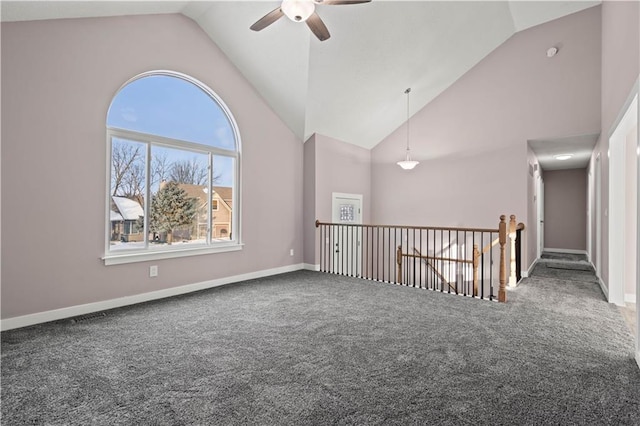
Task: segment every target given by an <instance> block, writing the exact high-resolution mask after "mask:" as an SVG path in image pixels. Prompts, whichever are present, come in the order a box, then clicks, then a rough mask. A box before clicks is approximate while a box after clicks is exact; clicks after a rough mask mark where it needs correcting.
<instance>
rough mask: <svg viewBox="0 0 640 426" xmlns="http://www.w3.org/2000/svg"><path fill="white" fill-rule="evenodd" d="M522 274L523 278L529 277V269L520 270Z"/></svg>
mask: <svg viewBox="0 0 640 426" xmlns="http://www.w3.org/2000/svg"><path fill="white" fill-rule="evenodd" d="M520 276H521V277H522V278H529V271H528V270H527V271H520Z"/></svg>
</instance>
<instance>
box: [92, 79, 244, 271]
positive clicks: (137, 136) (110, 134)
mask: <svg viewBox="0 0 640 426" xmlns="http://www.w3.org/2000/svg"><path fill="white" fill-rule="evenodd" d="M153 75H165V76H170V77H176V78H181V79H183V80H185V81H187V82H189V83H192V84H194V85H196V86H197V87H199V88H200V89H201V90H203V91H204V92H205V93H206V94H208V95H209V96H210V97H211V98H212V99H213V100H214V101H215V102H216V103H217V104H218V106H219V107H220V109H222V111H223V112H224V114H225V116H226V117H227V120H229V124H230V125H231V129H232V131H233V136H234V140H235V142H236V149H235V151H233V150H226V149H222V148H217V147H213V146H206V145H204V144H198V143H193V142H189V141H184V140H180V139H172V138H166V137H163V136H156V135H150V134H146V133H140V132H136V131H132V130H124V129H118V128H114V127H109V126H107V135H106V136H107V141H106V142H107V143H106V150H107V156H106V163H107V164H106V179H105V182H106V184H105V195H106V200H107V204H106V208H105V230H106V232H105V249H104V253H105V254H104V255H103V256H102V257H101V259H102V260H103V261H104V264H105V266H108V265H119V264H125V263H135V262H146V261H150V260H159V259H171V258H178V257H187V256H198V255H205V254H214V253H225V252H232V251H239V250H242V248H243V247H244V243H243V242H242V226H241V220H240V217H241V216H240V209H241V204H242V201H241V190H240V188H241V183H242V181H241V179H240V177H241V176H242V172H241V170H242V161H241V157H242V155H241V152H242V150H241V147H242V142H241V138H240V132H239V130H238V124H237V123H236V120H235V118H234V117H233V115H232V114H231V111H230V110H229V108H228V107H227V105H226V104H225V103H224V101H223V100H222V99H220V97H219V96H218V95H217V94H216V93H215V92H213V91H212V90H211V89H209V88H208V87H207V86H206V85H205V84H204V83H202V82H200V81H199V80H197V79H195V78H193V77H190V76H188V75H186V74H182V73H179V72H175V71H168V70H157V71H149V72H145V73H142V74H139V75H137V76H135V77H133V78H131V79H129V80H128V81H127V82H125V83H124V84H123V85H122V86H121V87H120V88H119V89H118V91H117V92H116V94H115V95H114V99H115V97H116V96H117V95H118V93H119V92H120V90H122V89H123V88H124V87H125V86H127V85H128V84H129V83H131V82H133V81H135V80H138V79H140V78H144V77H149V76H153ZM107 115H108V112H107ZM105 121H106V120H105ZM114 137H121V138H123V139H127V140H131V139H133V141H139V142H144V143H147V144H148V145H147V150H149V149H150V147H151V144H154V145H161V146H168V147H171V148H177V149H184V150H192V151H194V152H199V153H203V152H204V153H211V154H212V155H214V156H215V155H222V156H226V157H232V158H234V159H235V173H234V176H233V179H234V180H233V187H232V197H233V198H232V199H233V202H234V208H233V211H232V214H231V220H232V223H234V224H235V225H234V226H233V229H232V232H233V233H234V235H235V239H234V240H233V241H229V242H223V243H215V244H210V245H207V246H205V247H203V246H198V247H187V248H174V247H172V248H168V249H165V250H161V251H156V250H150V249H148V248H146V249H144V250H132V251H126V252H124V251H123V252H121V253H120V252H110V251H109V246H110V239H111V220H110V205H111V149H112V147H111V141H112V138H114ZM175 142H179V146H176V144H175ZM203 146H206V149H205V150H203ZM148 164H150V163H148ZM147 173H149V170H147ZM211 187H212V182H211V180H210V179H209V193H211V189H212V188H211ZM149 191H150V188H148V185H147V197H145V204H146V203H147V202H148V200H149ZM146 207H147V206H146V205H145V206H143V209H144V210H145V212H146ZM212 220H213V215H212V214H210V215H209V223H210V224H209V231H208V232H209V233H210V232H211V231H212V230H213V226H212V223H211V221H212ZM145 223H146V220H145ZM147 226H148V224H147ZM145 229H148V227H147V228H145Z"/></svg>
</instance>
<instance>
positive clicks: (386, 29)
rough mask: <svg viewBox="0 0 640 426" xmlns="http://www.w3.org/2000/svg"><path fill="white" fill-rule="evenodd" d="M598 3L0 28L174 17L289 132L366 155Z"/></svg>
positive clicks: (28, 9)
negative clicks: (455, 89) (453, 89)
mask: <svg viewBox="0 0 640 426" xmlns="http://www.w3.org/2000/svg"><path fill="white" fill-rule="evenodd" d="M599 3H600V1H469V2H462V1H440V2H436V1H419V0H414V1H389V0H387V1H385V0H373V1H372V2H371V3H365V4H357V5H345V6H329V5H319V6H317V9H316V10H317V12H318V14H319V15H320V16H321V17H322V19H323V20H324V22H325V24H326V25H327V27H328V29H329V31H330V32H331V38H330V39H329V40H327V41H324V42H320V41H319V40H317V39H316V38H315V37H313V36H312V35H311V33H310V31H309V30H308V28H307V27H306V25H304V24H300V23H294V22H292V21H290V20H288V19H287V18H286V17H283V18H281V19H280V20H278V21H277V22H275V23H274V24H272V25H271V26H269V27H267V28H265V29H264V30H262V31H261V32H253V31H251V30H249V26H250V25H251V24H253V23H254V22H255V21H256V20H258V19H259V18H261V17H262V16H263V15H265V14H266V13H267V12H269V11H271V10H273V9H275V8H277V7H278V6H279V4H280V3H279V2H278V1H275V2H273V1H179V2H170V1H101V2H100V1H67V2H59V1H22V2H7V1H2V3H1V9H0V13H1V18H2V21H22V20H36V19H58V18H78V17H93V16H117V15H130V14H150V13H183V14H184V15H186V16H188V17H190V18H191V19H193V20H194V21H195V22H197V23H198V24H199V25H200V26H201V27H202V29H203V30H204V31H205V32H206V33H207V34H208V35H209V36H210V37H211V39H212V40H213V41H214V42H215V43H216V44H217V45H218V46H219V47H220V48H221V49H222V50H223V51H224V52H225V54H226V55H227V56H228V57H229V58H230V60H231V61H232V62H233V63H234V64H235V65H236V66H237V67H238V69H239V70H240V71H241V72H242V73H243V75H244V76H245V77H246V78H247V79H248V80H249V81H250V82H251V83H252V84H253V85H254V87H255V88H256V90H257V91H258V92H259V93H260V94H261V95H262V96H263V97H264V99H265V100H266V101H267V102H268V103H269V104H270V105H271V107H272V108H273V110H274V111H275V112H276V113H277V114H278V115H279V116H280V117H281V118H282V120H283V121H284V122H285V123H286V124H287V125H288V126H289V128H290V129H291V130H292V131H293V132H294V133H295V134H296V135H297V136H298V137H300V138H301V139H303V140H306V139H307V138H308V137H309V136H311V135H312V134H314V133H320V134H322V135H325V136H329V137H332V138H335V139H338V140H342V141H345V142H348V143H353V144H356V145H359V146H363V147H366V148H371V147H373V146H375V145H376V144H378V143H379V142H380V141H381V140H382V139H384V138H385V137H386V136H387V135H389V134H390V133H391V132H393V131H394V130H395V129H396V128H398V127H399V126H400V125H402V124H403V123H404V122H405V120H406V95H405V94H404V91H405V89H406V88H407V87H411V88H412V91H411V115H413V114H414V113H415V112H417V111H418V110H419V109H421V108H422V107H424V106H425V105H426V104H427V103H428V102H430V101H431V100H432V99H434V98H435V97H436V96H437V95H438V94H439V93H441V92H442V91H444V90H445V89H446V88H447V87H449V86H450V85H451V84H452V83H454V82H455V81H456V80H457V79H458V78H459V77H460V76H462V75H463V74H464V73H465V72H467V71H468V70H469V69H471V68H472V67H473V66H474V65H475V64H476V63H478V62H479V61H480V60H481V59H482V58H484V57H485V56H486V55H487V54H488V53H490V52H491V51H492V50H494V49H495V48H496V47H498V46H499V45H500V44H501V43H503V42H504V41H505V40H506V39H508V38H509V37H511V35H513V34H514V33H515V32H517V31H521V30H524V29H526V28H529V27H531V26H534V25H538V24H541V23H543V22H547V21H549V20H552V19H556V18H559V17H562V16H565V15H567V14H570V13H574V12H577V11H580V10H583V9H586V8H588V7H592V6H595V5H597V4H599Z"/></svg>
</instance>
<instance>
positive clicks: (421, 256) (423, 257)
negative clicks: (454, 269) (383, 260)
mask: <svg viewBox="0 0 640 426" xmlns="http://www.w3.org/2000/svg"><path fill="white" fill-rule="evenodd" d="M402 257H414V258H416V259H429V260H442V261H443V262H456V263H473V260H467V259H454V258H452V257H437V256H423V255H418V254H409V253H402Z"/></svg>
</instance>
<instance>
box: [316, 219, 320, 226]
mask: <svg viewBox="0 0 640 426" xmlns="http://www.w3.org/2000/svg"><path fill="white" fill-rule="evenodd" d="M318 226H320V221H319V220H318V219H316V228H317V227H318Z"/></svg>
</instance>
